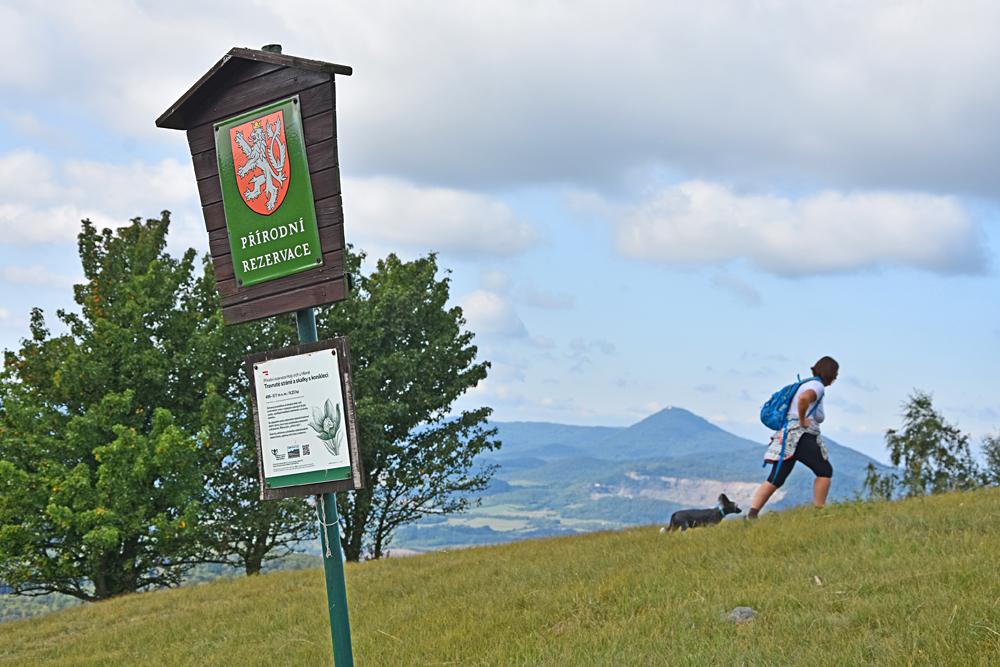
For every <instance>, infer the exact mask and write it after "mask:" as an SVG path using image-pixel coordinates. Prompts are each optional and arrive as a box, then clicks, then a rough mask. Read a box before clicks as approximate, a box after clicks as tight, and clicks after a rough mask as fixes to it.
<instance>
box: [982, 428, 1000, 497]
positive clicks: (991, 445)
mask: <svg viewBox="0 0 1000 667" xmlns="http://www.w3.org/2000/svg"><path fill="white" fill-rule="evenodd" d="M983 456H984V457H985V458H986V470H985V471H984V478H985V481H986V483H987V484H993V485H994V486H998V485H1000V434H997V435H988V436H986V437H985V438H983Z"/></svg>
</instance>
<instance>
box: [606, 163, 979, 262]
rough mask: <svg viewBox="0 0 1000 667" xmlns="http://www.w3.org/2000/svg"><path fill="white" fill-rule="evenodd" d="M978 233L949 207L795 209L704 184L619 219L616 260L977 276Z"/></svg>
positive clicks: (845, 204)
mask: <svg viewBox="0 0 1000 667" xmlns="http://www.w3.org/2000/svg"><path fill="white" fill-rule="evenodd" d="M981 236H982V234H981V230H980V228H979V227H978V225H977V223H976V222H975V221H974V220H972V219H971V217H970V216H969V215H968V214H967V213H966V211H965V210H964V209H963V208H962V207H961V206H960V205H959V204H958V203H957V202H956V201H955V200H954V199H952V198H950V197H937V196H932V195H925V194H911V193H880V192H877V193H858V194H841V193H837V192H823V193H820V194H817V195H813V196H809V197H803V198H801V199H788V198H784V197H779V196H774V195H765V196H761V195H740V194H736V193H734V192H732V191H731V190H729V189H727V188H725V187H723V186H721V185H718V184H715V183H707V182H704V181H688V182H685V183H681V184H679V185H676V186H672V187H668V188H666V189H664V190H662V191H661V192H659V193H658V194H657V195H655V196H654V197H653V198H651V199H650V200H649V201H647V202H645V203H643V204H641V205H640V206H638V207H636V208H634V209H633V210H631V211H629V212H627V213H625V214H624V215H623V216H622V218H621V219H620V220H619V223H618V226H617V245H618V249H619V251H620V252H621V253H622V254H623V255H625V256H627V257H631V258H635V259H641V260H646V261H649V262H657V263H664V264H674V265H692V264H723V263H726V262H730V261H733V260H738V259H745V260H747V261H749V262H750V263H751V264H752V265H753V266H755V267H757V268H759V269H761V270H764V271H767V272H770V273H774V274H777V275H784V276H802V275H811V274H829V273H847V272H852V271H858V270H865V269H874V268H878V267H883V266H907V267H911V268H917V269H924V270H927V271H933V272H938V273H945V274H974V273H982V272H984V271H985V270H986V268H987V264H988V262H987V258H986V255H985V251H984V249H983V246H982V238H981Z"/></svg>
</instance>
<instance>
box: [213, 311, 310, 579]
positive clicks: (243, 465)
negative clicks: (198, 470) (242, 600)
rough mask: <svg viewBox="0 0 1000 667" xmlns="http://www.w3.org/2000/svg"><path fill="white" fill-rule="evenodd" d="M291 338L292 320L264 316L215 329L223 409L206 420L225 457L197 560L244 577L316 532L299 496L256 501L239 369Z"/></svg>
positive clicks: (246, 398) (249, 422)
mask: <svg viewBox="0 0 1000 667" xmlns="http://www.w3.org/2000/svg"><path fill="white" fill-rule="evenodd" d="M213 298H214V295H213ZM214 308H215V310H214V311H213V316H218V317H220V318H221V313H220V311H219V310H218V304H217V303H215V305H214ZM220 323H221V319H220ZM220 326H221V324H220ZM294 336H295V326H294V321H293V319H292V316H285V317H269V318H266V319H263V320H258V321H255V322H249V323H247V324H241V325H237V326H229V327H225V328H224V330H222V331H221V342H220V350H219V360H220V361H219V366H220V367H221V368H222V369H224V374H225V377H226V391H225V400H226V409H225V416H224V418H223V419H221V420H218V421H214V422H209V423H211V424H214V425H215V427H216V429H217V430H216V431H215V432H214V433H213V437H214V438H215V439H216V440H217V441H219V442H221V443H224V444H223V449H224V451H225V453H226V456H225V458H224V459H223V460H222V462H221V464H220V466H219V468H218V469H217V470H216V471H215V473H214V474H213V475H212V479H211V483H210V484H209V486H208V487H207V489H206V499H205V506H204V511H203V514H202V523H201V526H200V539H201V542H202V544H203V547H204V548H203V550H202V552H201V555H200V557H199V561H200V562H208V563H224V564H229V565H233V566H235V567H240V568H242V569H243V570H244V571H245V572H246V574H248V575H254V574H259V573H260V571H261V568H262V567H263V565H264V563H266V562H268V561H272V560H275V559H278V558H283V557H285V556H287V555H289V554H291V553H292V552H294V551H296V550H298V549H301V544H300V543H301V542H302V541H303V540H306V539H309V538H313V537H316V536H317V535H318V533H317V518H316V513H315V511H314V510H313V509H312V508H311V507H310V506H309V504H308V503H307V501H306V500H305V499H303V498H287V499H284V500H268V501H262V500H260V484H259V482H258V474H257V448H256V440H255V436H254V429H253V415H252V413H251V408H250V386H249V381H248V378H247V376H246V374H245V373H244V370H243V361H244V357H245V356H246V355H247V354H250V353H251V352H260V351H262V350H269V349H277V348H281V347H287V346H288V345H291V344H293V342H294Z"/></svg>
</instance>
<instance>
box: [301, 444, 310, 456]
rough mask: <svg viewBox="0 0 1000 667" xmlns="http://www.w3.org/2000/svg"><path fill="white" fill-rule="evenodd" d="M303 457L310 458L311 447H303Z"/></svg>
mask: <svg viewBox="0 0 1000 667" xmlns="http://www.w3.org/2000/svg"><path fill="white" fill-rule="evenodd" d="M302 456H309V445H302Z"/></svg>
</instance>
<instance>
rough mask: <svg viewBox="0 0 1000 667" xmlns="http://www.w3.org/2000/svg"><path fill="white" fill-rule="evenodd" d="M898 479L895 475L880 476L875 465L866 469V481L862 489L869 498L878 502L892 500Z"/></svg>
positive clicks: (869, 465)
mask: <svg viewBox="0 0 1000 667" xmlns="http://www.w3.org/2000/svg"><path fill="white" fill-rule="evenodd" d="M897 482H898V478H897V477H896V475H895V474H893V473H886V474H884V475H883V474H880V473H879V471H878V468H876V467H875V464H874V463H869V464H868V465H867V466H866V467H865V481H864V483H863V485H862V487H861V488H862V489H863V490H864V492H865V493H867V494H868V497H869V498H872V499H877V500H892V496H893V493H894V492H895V490H896V484H897Z"/></svg>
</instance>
